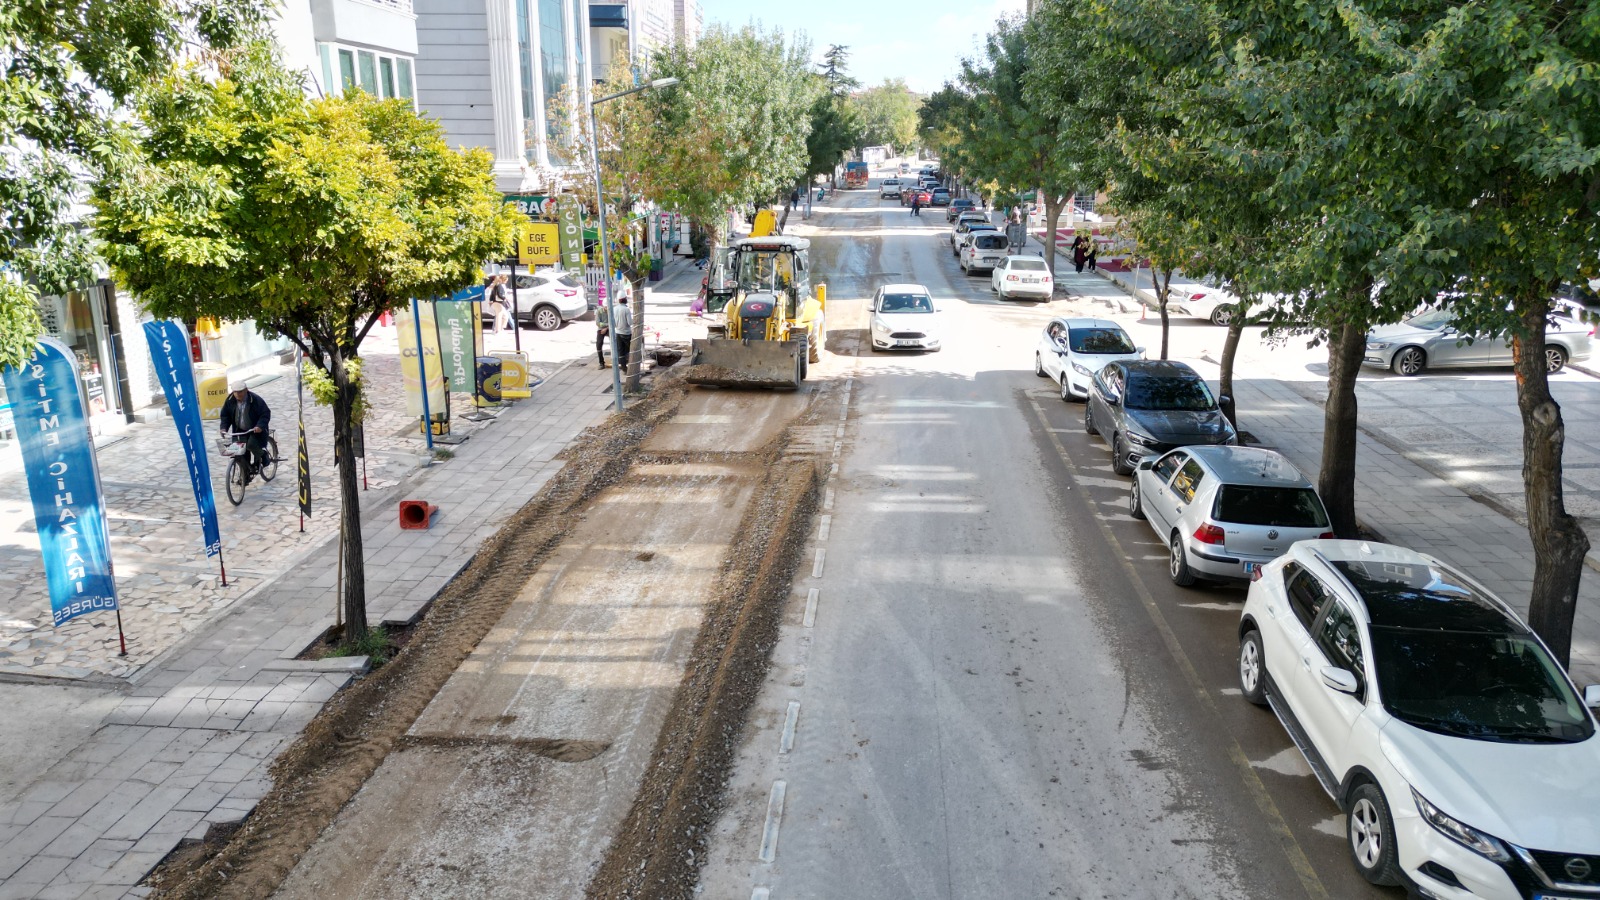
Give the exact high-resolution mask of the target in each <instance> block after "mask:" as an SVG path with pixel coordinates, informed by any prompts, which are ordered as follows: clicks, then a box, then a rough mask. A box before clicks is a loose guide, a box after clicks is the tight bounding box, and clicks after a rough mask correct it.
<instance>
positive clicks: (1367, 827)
mask: <svg viewBox="0 0 1600 900" xmlns="http://www.w3.org/2000/svg"><path fill="white" fill-rule="evenodd" d="M1344 830H1345V836H1346V837H1347V838H1348V839H1349V842H1350V859H1351V860H1352V861H1353V862H1355V864H1356V871H1358V872H1360V873H1361V877H1362V878H1365V879H1366V880H1368V881H1370V882H1372V883H1373V884H1384V885H1396V884H1399V883H1400V864H1399V862H1398V856H1399V854H1398V853H1397V852H1396V851H1395V847H1394V817H1393V816H1391V815H1390V814H1389V801H1388V800H1387V799H1385V798H1384V796H1383V790H1382V789H1381V788H1379V787H1378V786H1377V785H1375V784H1373V783H1372V782H1370V781H1369V782H1367V783H1366V784H1363V785H1361V786H1360V787H1358V788H1356V789H1355V792H1354V793H1352V794H1351V795H1350V811H1349V812H1348V813H1346V814H1345V826H1344Z"/></svg>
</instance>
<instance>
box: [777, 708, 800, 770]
mask: <svg viewBox="0 0 1600 900" xmlns="http://www.w3.org/2000/svg"><path fill="white" fill-rule="evenodd" d="M799 719H800V701H799V700H790V701H789V712H788V714H787V715H785V716H784V717H783V736H782V737H780V738H778V755H779V756H783V755H784V754H786V753H788V752H789V751H790V750H793V749H794V726H795V724H796V723H797V722H798V721H799Z"/></svg>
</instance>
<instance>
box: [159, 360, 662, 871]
mask: <svg viewBox="0 0 1600 900" xmlns="http://www.w3.org/2000/svg"><path fill="white" fill-rule="evenodd" d="M684 390H685V388H684V387H683V386H682V385H681V384H679V383H678V382H677V381H676V380H667V381H665V382H663V383H661V384H658V385H657V386H656V387H655V388H654V389H653V390H652V392H651V393H650V395H649V396H648V397H646V398H645V399H643V400H641V401H639V402H637V403H635V404H634V405H633V406H632V407H631V408H630V409H629V410H628V411H627V412H625V413H624V414H622V415H621V416H618V417H614V418H612V419H610V420H608V421H607V422H606V423H605V424H604V425H602V426H598V427H596V428H593V429H590V430H589V431H588V432H586V433H585V434H584V435H583V436H582V437H581V438H580V439H579V440H578V441H577V442H576V443H575V444H574V445H573V446H572V447H571V448H569V450H568V451H567V452H566V453H565V454H564V457H565V459H566V460H567V462H566V466H565V467H564V468H563V469H562V470H561V472H559V473H558V474H557V475H556V476H555V477H554V478H553V479H551V481H550V483H549V484H547V485H546V486H545V488H544V490H542V491H541V492H540V493H539V495H538V496H536V497H535V498H534V499H532V500H530V501H529V502H528V504H527V505H526V506H524V507H523V508H522V509H521V510H520V511H519V512H518V513H517V514H516V515H515V516H514V517H512V519H511V520H510V521H508V522H507V523H506V524H505V526H503V527H502V528H501V529H500V531H499V532H498V533H497V534H496V535H495V536H494V537H493V538H491V539H489V540H488V541H486V542H485V544H484V546H483V547H482V548H481V549H480V550H479V551H478V553H477V555H476V556H475V557H474V558H473V561H472V563H471V564H470V565H468V566H467V568H466V569H465V570H463V571H462V573H461V574H460V575H458V576H457V577H456V579H455V580H454V581H452V582H451V583H450V584H449V585H448V586H447V587H446V588H445V589H444V590H443V591H442V592H441V593H440V594H439V597H438V598H437V599H436V600H435V602H434V604H433V606H432V608H431V609H430V610H429V612H428V615H427V617H426V618H425V619H424V620H423V621H422V623H421V624H420V625H418V626H417V629H416V631H415V633H414V634H413V635H412V637H411V640H410V641H409V642H408V643H407V645H406V647H405V649H404V650H402V651H401V652H400V654H399V655H398V656H396V657H395V658H394V659H393V660H392V661H391V662H390V663H389V664H388V665H386V666H384V667H383V668H382V669H381V670H379V671H378V672H377V673H375V674H373V675H371V676H369V677H367V678H365V679H363V680H362V681H359V682H357V683H355V684H353V685H351V686H350V687H349V688H348V689H346V690H345V691H343V692H341V693H340V694H339V696H337V697H336V698H334V700H333V701H332V702H330V703H329V704H328V706H327V707H325V708H324V709H323V711H322V712H321V713H320V714H319V715H318V716H317V717H316V719H314V720H313V721H312V722H311V724H310V725H309V726H308V727H307V728H306V730H305V732H304V733H303V734H302V735H301V736H300V738H299V739H298V740H297V741H296V742H295V743H294V744H293V745H291V746H290V747H289V749H287V750H286V751H285V752H284V753H283V755H282V756H280V757H279V758H278V760H277V762H276V763H274V765H273V770H272V775H273V784H274V787H273V789H272V791H271V792H269V793H268V794H267V796H266V797H265V798H263V800H262V801H261V803H260V804H259V805H258V806H257V807H256V809H255V812H254V813H253V814H251V816H250V817H249V819H247V820H246V821H245V822H244V824H243V825H242V826H241V827H240V828H239V830H238V831H237V832H236V833H235V834H234V836H233V838H232V839H231V840H229V841H228V842H227V844H226V845H225V846H224V847H222V849H221V850H219V851H218V852H217V853H216V854H215V855H213V856H211V857H210V858H209V859H207V860H206V861H205V862H204V863H203V864H201V865H198V866H194V865H193V864H192V854H191V855H190V857H188V858H187V859H186V860H185V861H184V862H180V861H179V859H178V857H177V856H176V855H175V856H174V857H173V858H172V859H170V860H169V862H168V863H164V864H163V865H162V866H161V867H160V868H158V869H157V870H156V872H155V873H153V874H152V876H151V878H150V881H149V883H150V884H152V885H154V886H156V887H158V888H159V889H160V894H159V896H161V897H164V898H194V900H200V898H264V897H267V896H268V895H270V894H271V893H272V892H273V890H274V889H276V888H277V886H278V884H279V883H280V882H282V880H283V879H284V877H285V876H286V875H287V874H288V873H289V871H290V870H291V869H292V868H293V867H294V866H295V864H296V862H297V861H298V860H299V859H300V858H301V856H302V855H303V854H304V853H305V852H306V850H307V849H308V848H309V847H310V846H311V845H312V843H313V842H314V841H315V840H316V838H317V836H318V835H319V834H320V833H321V832H322V830H323V829H324V828H325V827H327V825H328V824H329V823H330V822H332V821H333V819H334V816H335V815H337V813H338V812H339V810H340V809H341V808H342V807H343V806H344V805H345V803H346V802H347V801H348V800H349V799H350V798H351V797H352V796H354V794H355V793H356V791H357V790H359V789H360V787H361V786H362V784H363V783H365V782H366V780H367V778H368V777H369V776H370V775H371V774H372V772H373V771H374V770H375V769H377V767H378V765H379V763H381V762H382V761H383V759H384V757H385V756H386V755H388V753H389V751H390V750H391V749H392V748H394V746H395V745H396V744H397V742H399V741H400V740H401V739H402V737H403V736H404V735H405V734H406V732H407V730H408V729H410V727H411V726H412V724H413V723H414V722H415V721H416V719H417V717H418V715H420V714H421V712H422V710H423V709H424V708H426V707H427V705H428V703H429V701H431V700H432V699H433V697H434V695H435V694H436V693H438V691H439V689H440V688H441V687H442V686H443V685H444V683H445V682H446V681H447V680H448V679H449V678H450V676H451V674H452V673H453V672H455V670H456V668H457V667H458V666H459V665H460V664H461V661H462V660H464V659H465V658H466V657H467V655H468V654H469V653H471V652H472V649H473V648H474V647H475V646H477V644H478V642H479V641H480V640H481V639H482V638H483V636H484V635H485V634H487V633H488V632H489V630H490V629H491V628H492V627H493V626H494V625H495V623H496V622H498V621H499V620H500V618H501V616H502V615H503V614H504V612H505V610H506V608H507V607H508V606H509V605H510V603H511V601H512V599H513V598H514V597H515V596H516V595H517V593H518V591H519V590H520V589H521V587H522V585H523V584H525V583H526V582H527V581H528V579H529V577H530V576H531V575H532V574H533V572H534V571H535V570H536V569H538V567H539V566H540V564H541V563H542V562H543V561H544V560H545V558H546V557H547V556H548V555H549V553H550V552H551V550H552V549H554V548H555V547H556V546H557V545H559V544H560V543H561V541H562V540H563V538H564V537H565V536H566V534H567V533H568V532H569V531H570V530H571V528H572V527H573V526H574V525H575V524H576V523H577V521H578V517H580V516H581V515H582V513H583V511H584V509H585V508H586V507H587V506H588V504H589V503H590V502H591V501H592V500H593V499H594V497H595V496H597V495H598V494H599V493H600V492H601V491H602V490H604V489H605V488H606V487H608V486H610V485H612V484H615V483H616V482H617V481H618V480H620V479H621V478H622V477H623V476H624V475H625V474H626V473H627V471H628V469H629V466H630V464H631V461H632V458H633V456H634V454H635V453H636V452H637V450H638V448H639V445H640V443H641V442H642V441H643V440H644V439H645V438H646V437H647V436H648V435H649V434H650V433H651V432H652V431H654V430H655V428H656V427H657V425H658V424H660V423H661V422H662V421H664V420H665V419H667V418H669V417H670V416H671V415H672V413H673V411H674V410H675V409H676V408H677V405H678V403H679V402H680V401H681V400H682V398H683V393H684ZM552 743H555V742H552ZM584 743H586V744H587V743H588V742H584ZM542 749H544V750H546V751H549V752H548V753H546V754H541V755H549V756H551V757H552V758H557V759H559V758H561V756H564V755H571V756H573V757H574V758H576V757H578V756H581V755H582V754H585V753H587V754H590V756H589V758H592V757H593V756H594V755H598V754H599V753H601V752H603V751H604V749H605V748H604V747H596V746H584V747H563V748H555V747H547V748H542Z"/></svg>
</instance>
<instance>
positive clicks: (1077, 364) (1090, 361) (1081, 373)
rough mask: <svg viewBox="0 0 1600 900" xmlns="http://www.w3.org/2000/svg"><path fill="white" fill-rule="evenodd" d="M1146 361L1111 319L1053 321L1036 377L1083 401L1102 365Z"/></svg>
mask: <svg viewBox="0 0 1600 900" xmlns="http://www.w3.org/2000/svg"><path fill="white" fill-rule="evenodd" d="M1001 240H1002V241H1003V240H1004V238H1001ZM1143 358H1144V348H1143V347H1135V346H1134V345H1133V338H1131V337H1129V336H1128V333H1127V332H1126V331H1123V330H1122V326H1121V325H1118V324H1117V323H1115V322H1113V321H1111V320H1110V319H1051V320H1050V324H1048V325H1046V326H1045V327H1044V328H1043V329H1041V330H1040V331H1039V346H1038V347H1036V348H1035V349H1034V351H1033V374H1035V375H1037V376H1039V377H1040V378H1048V379H1050V380H1051V381H1054V382H1055V383H1057V384H1059V385H1061V399H1062V400H1069V401H1070V400H1082V399H1084V398H1085V397H1088V396H1089V383H1090V382H1091V381H1093V380H1094V373H1096V372H1098V371H1100V367H1101V366H1103V365H1105V364H1106V363H1108V362H1112V361H1114V360H1119V359H1143Z"/></svg>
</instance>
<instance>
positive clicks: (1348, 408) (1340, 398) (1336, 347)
mask: <svg viewBox="0 0 1600 900" xmlns="http://www.w3.org/2000/svg"><path fill="white" fill-rule="evenodd" d="M1368 293H1370V291H1369V292H1368ZM1366 346H1367V328H1366V324H1365V323H1364V322H1345V323H1342V324H1340V325H1337V326H1335V327H1333V328H1332V329H1330V330H1329V332H1328V401H1327V404H1326V405H1325V406H1324V408H1323V425H1322V471H1321V473H1319V475H1318V476H1317V491H1318V492H1319V493H1321V494H1322V502H1323V503H1324V504H1325V505H1326V506H1327V508H1328V517H1329V518H1330V519H1331V520H1332V523H1333V533H1334V534H1335V535H1337V536H1339V537H1341V538H1355V537H1357V536H1358V535H1357V533H1356V375H1357V373H1359V372H1360V371H1361V354H1362V353H1363V352H1364V351H1365V350H1366Z"/></svg>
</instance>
